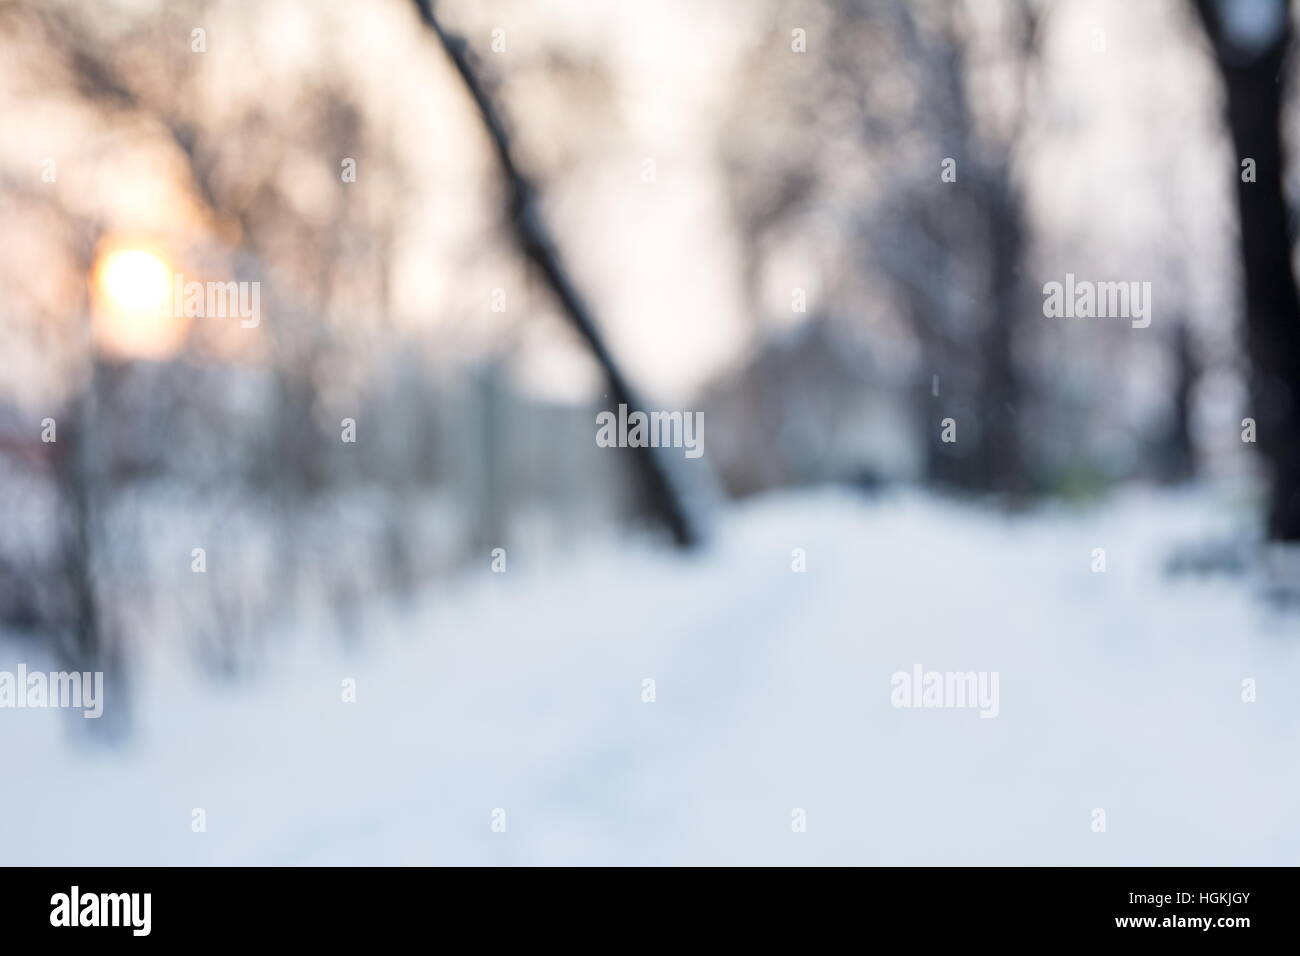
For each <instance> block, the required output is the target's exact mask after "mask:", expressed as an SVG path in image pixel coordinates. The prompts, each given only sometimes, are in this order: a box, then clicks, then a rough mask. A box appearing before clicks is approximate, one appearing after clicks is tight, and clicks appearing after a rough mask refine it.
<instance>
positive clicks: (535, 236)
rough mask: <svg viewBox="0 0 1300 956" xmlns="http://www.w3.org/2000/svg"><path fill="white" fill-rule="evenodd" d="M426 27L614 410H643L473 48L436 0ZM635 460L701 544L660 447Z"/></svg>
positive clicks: (688, 535) (423, 5) (514, 216)
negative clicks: (563, 255)
mask: <svg viewBox="0 0 1300 956" xmlns="http://www.w3.org/2000/svg"><path fill="white" fill-rule="evenodd" d="M415 6H416V9H417V10H418V11H419V14H420V20H421V22H422V23H423V24H424V25H425V26H426V27H428V29H429V30H430V31H431V32H432V33H433V34H434V35H435V36H436V37H437V38H438V42H439V43H441V44H442V48H443V50H444V51H445V52H446V54H447V56H448V58H450V60H451V61H452V64H453V65H454V66H455V67H456V72H457V73H459V74H460V78H461V80H462V81H463V82H464V84H465V88H466V90H467V91H468V92H469V94H470V96H471V97H472V98H473V100H474V105H475V106H476V107H477V109H478V114H479V118H480V119H481V120H482V122H483V126H484V128H485V129H486V131H487V134H488V136H489V138H490V139H491V141H492V146H493V149H494V150H495V152H496V157H497V162H498V164H499V165H500V167H501V171H502V175H503V177H504V178H505V180H506V183H507V185H508V187H509V189H510V212H511V220H512V222H513V225H514V227H515V235H516V237H517V238H518V240H519V245H520V247H521V248H522V249H523V252H524V254H525V255H526V256H527V257H528V258H529V260H530V261H531V262H532V263H533V265H534V266H536V267H537V269H538V271H539V272H540V273H541V275H542V278H543V279H544V280H545V281H546V284H547V286H549V287H550V289H551V292H552V293H553V294H554V295H555V297H556V299H557V300H558V301H559V304H560V306H561V308H562V310H563V312H564V315H565V317H566V318H567V319H568V321H569V323H570V324H571V325H572V326H573V328H574V330H575V331H576V332H577V333H578V335H579V336H580V337H581V338H582V339H583V341H585V342H586V343H587V347H588V348H589V349H590V350H591V353H592V355H593V356H594V357H595V359H596V362H597V363H598V364H599V365H600V367H601V369H602V370H603V371H604V373H605V378H606V380H607V381H608V382H609V401H610V404H611V405H620V404H623V405H627V406H628V408H629V409H640V408H643V406H642V405H641V403H640V402H638V401H637V400H636V398H635V396H634V393H633V391H632V387H631V385H630V384H629V383H628V381H627V379H626V378H625V377H624V375H623V373H622V371H621V370H620V369H619V367H618V365H617V363H616V362H615V361H614V357H613V355H612V354H611V353H610V351H609V349H608V348H607V347H606V345H605V341H604V339H603V338H602V336H601V335H600V331H599V329H598V327H597V325H596V321H595V318H594V317H593V315H592V313H591V310H590V309H589V308H588V306H587V303H586V301H585V300H584V299H583V297H582V296H581V295H580V294H579V292H578V288H577V286H576V285H575V284H574V282H573V280H572V279H571V278H570V276H569V272H568V270H567V269H566V268H565V266H564V264H563V263H562V262H561V259H560V253H559V249H558V248H557V246H556V245H555V242H554V240H553V239H552V237H551V234H550V231H549V230H548V229H547V228H546V224H545V222H544V221H543V220H542V217H541V211H540V210H539V208H538V203H537V195H536V190H535V189H534V187H533V185H532V183H531V182H530V181H529V180H528V177H526V176H525V175H524V173H523V171H522V170H521V169H520V168H519V166H518V164H517V163H516V162H515V157H514V150H513V149H512V147H511V143H510V137H509V135H508V134H507V132H506V127H505V123H504V122H503V120H502V118H501V116H500V114H499V113H498V112H497V109H496V106H495V104H493V102H492V100H491V98H490V97H489V96H488V92H487V89H486V88H485V87H484V85H483V83H482V81H481V80H480V79H479V75H478V73H477V71H476V69H475V67H474V64H473V63H472V62H471V59H470V53H469V50H468V47H467V45H466V43H465V41H464V40H463V39H461V38H460V37H456V36H452V35H451V34H449V33H448V32H447V31H445V30H444V29H443V28H442V25H441V24H440V23H439V22H438V20H437V18H436V17H435V16H434V12H433V3H432V0H415ZM633 454H634V455H635V456H636V458H635V461H636V463H637V466H638V467H637V472H636V474H637V477H638V479H639V483H640V485H641V487H642V489H643V490H644V493H645V497H646V499H647V502H648V504H649V507H650V511H651V513H652V514H653V515H654V516H655V517H656V518H658V519H659V520H660V521H661V522H662V523H663V524H664V525H665V526H666V527H667V528H668V530H669V532H671V534H672V536H673V540H674V541H675V542H676V543H677V544H678V545H679V546H681V547H691V546H692V545H694V544H696V543H698V541H699V538H700V533H699V529H698V528H697V527H696V526H695V523H694V522H693V521H692V520H691V515H690V513H689V509H688V508H687V506H686V502H685V500H684V498H683V496H682V494H681V492H680V490H679V489H678V488H677V487H676V485H675V484H674V483H673V479H672V477H671V475H670V473H669V471H668V467H667V465H666V463H665V462H664V460H663V457H662V454H663V453H662V452H661V450H660V449H658V448H652V447H648V446H642V447H639V448H635V449H633Z"/></svg>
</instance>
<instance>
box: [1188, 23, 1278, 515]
mask: <svg viewBox="0 0 1300 956" xmlns="http://www.w3.org/2000/svg"><path fill="white" fill-rule="evenodd" d="M1234 2H1239V0H1197V3H1196V6H1197V9H1198V11H1199V12H1200V15H1201V18H1202V20H1203V22H1204V24H1205V29H1206V32H1207V33H1208V34H1209V37H1210V40H1211V42H1212V44H1213V46H1214V52H1215V55H1216V58H1217V60H1218V67H1219V72H1220V74H1221V75H1222V77H1223V83H1224V88H1225V90H1226V93H1227V119H1228V127H1229V129H1230V130H1231V133H1232V142H1233V146H1234V148H1235V150H1236V154H1237V163H1238V164H1240V163H1244V162H1245V161H1246V160H1253V162H1254V170H1255V175H1254V177H1251V176H1248V175H1245V174H1244V173H1243V170H1242V169H1241V167H1240V165H1237V166H1236V170H1235V175H1236V178H1237V205H1238V209H1239V211H1240V216H1241V259H1242V267H1243V272H1244V278H1245V287H1246V290H1245V291H1246V348H1247V352H1248V354H1249V356H1250V362H1251V370H1252V381H1251V401H1252V414H1251V415H1250V417H1252V418H1254V419H1255V421H1256V424H1257V427H1258V430H1257V442H1258V446H1259V451H1260V453H1261V454H1262V455H1263V457H1264V461H1265V463H1266V466H1267V469H1268V473H1269V479H1270V499H1269V509H1268V533H1269V537H1270V538H1272V539H1274V540H1278V541H1300V294H1298V293H1297V291H1296V280H1295V275H1294V273H1293V272H1292V269H1291V255H1292V250H1293V238H1294V237H1293V232H1292V229H1291V225H1290V215H1289V213H1288V210H1287V202H1286V196H1285V194H1284V192H1283V178H1284V174H1285V161H1286V155H1285V152H1284V149H1283V144H1282V106H1283V102H1284V97H1285V93H1286V90H1285V83H1284V82H1283V68H1284V66H1285V64H1286V62H1287V54H1288V53H1289V51H1290V47H1291V33H1292V31H1291V3H1290V0H1278V7H1279V8H1280V9H1279V11H1278V13H1279V16H1278V18H1277V20H1276V22H1275V23H1274V24H1273V25H1274V29H1273V31H1272V33H1271V35H1267V36H1261V35H1260V33H1259V32H1254V33H1252V34H1251V35H1250V36H1249V37H1247V36H1245V35H1237V34H1236V33H1235V32H1234V30H1233V29H1232V28H1231V26H1230V24H1232V23H1233V22H1235V20H1236V18H1232V19H1229V18H1228V17H1226V16H1225V13H1226V12H1227V11H1228V8H1229V7H1230V6H1231V5H1232V3H1234ZM1258 12H1259V11H1258V10H1257V11H1256V13H1258ZM1252 178H1253V180H1254V181H1250V180H1251V179H1252Z"/></svg>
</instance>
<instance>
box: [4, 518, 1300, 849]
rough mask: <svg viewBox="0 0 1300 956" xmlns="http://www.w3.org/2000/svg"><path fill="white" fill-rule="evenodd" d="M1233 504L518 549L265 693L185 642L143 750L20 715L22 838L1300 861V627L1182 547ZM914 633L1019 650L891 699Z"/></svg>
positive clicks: (742, 527)
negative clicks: (940, 685)
mask: <svg viewBox="0 0 1300 956" xmlns="http://www.w3.org/2000/svg"><path fill="white" fill-rule="evenodd" d="M1205 525H1206V522H1205V520H1204V518H1203V516H1202V513H1201V512H1199V511H1198V510H1197V508H1196V507H1195V505H1194V504H1193V503H1183V504H1170V503H1167V502H1161V501H1158V500H1155V499H1141V500H1136V499H1134V500H1129V501H1128V502H1127V503H1125V504H1123V505H1120V506H1116V507H1113V508H1111V509H1108V510H1105V511H1099V512H1095V513H1090V514H1085V515H1076V516H1073V517H1050V516H1049V517H1038V518H1034V519H1030V520H1024V521H1018V522H1014V523H1012V522H1007V521H1004V520H1002V519H999V518H995V517H992V516H989V515H986V514H982V513H979V512H974V511H969V510H965V509H960V508H957V507H955V506H951V505H944V504H938V503H935V502H933V501H927V500H925V499H921V498H918V497H912V496H900V497H897V498H889V499H885V500H884V501H883V502H880V503H876V504H872V503H869V502H865V501H862V500H860V499H857V498H852V497H846V496H838V495H820V496H814V497H785V498H781V499H774V500H770V501H767V502H759V503H757V504H755V505H751V506H749V507H748V508H746V509H744V510H742V511H740V512H738V513H736V514H735V515H734V516H733V517H731V518H730V519H729V520H728V523H727V525H726V526H725V528H724V529H723V532H722V534H721V536H720V538H719V541H718V543H717V544H716V545H715V547H714V548H713V550H712V551H710V552H709V553H708V554H705V555H702V556H700V557H697V558H694V559H691V560H689V561H686V562H677V561H673V560H671V559H669V558H668V557H666V556H665V555H663V554H658V553H651V552H646V551H640V550H605V551H601V552H598V553H592V554H589V555H587V556H585V557H584V558H583V559H581V560H574V561H573V562H572V563H570V564H569V565H568V566H566V567H551V568H548V569H547V570H546V571H545V572H544V573H543V572H541V571H536V570H534V571H530V570H528V569H527V568H526V567H521V566H522V565H525V564H526V561H525V560H520V559H519V558H517V557H516V556H515V555H512V558H511V560H512V565H511V570H510V572H509V573H507V574H505V575H492V574H488V573H486V572H485V573H484V574H483V576H482V579H481V580H477V581H475V582H474V583H472V584H471V585H470V586H469V588H468V590H462V591H461V592H460V593H458V594H456V595H436V594H435V595H431V596H430V598H429V600H428V605H429V609H428V611H427V612H423V613H420V614H418V615H416V616H415V618H414V619H411V618H408V619H405V620H403V621H401V622H400V623H397V624H392V623H390V624H389V625H387V626H383V627H381V626H379V625H376V626H375V627H374V628H372V629H371V631H370V632H369V633H368V634H367V635H366V637H365V638H364V639H363V640H362V642H361V643H362V648H363V651H364V656H362V657H357V658H347V657H343V656H341V655H338V654H336V653H334V652H330V653H328V654H325V655H322V654H321V652H320V651H319V643H320V642H319V641H314V642H313V639H312V638H311V637H310V636H307V637H304V638H303V639H302V641H301V645H302V648H303V649H307V648H315V649H314V650H313V651H312V653H314V654H316V655H317V656H318V657H319V656H324V657H326V658H327V659H326V660H316V661H312V662H307V661H306V660H305V655H304V654H302V653H300V654H299V656H298V659H297V662H296V663H295V664H294V665H293V666H290V667H288V668H278V667H277V668H269V673H268V674H267V675H266V677H265V679H264V680H263V681H261V682H260V683H259V684H258V685H257V686H254V687H251V688H245V689H242V690H238V691H233V690H224V691H223V690H219V689H213V688H210V687H206V686H205V685H202V684H196V683H195V682H194V680H193V679H192V678H189V677H185V678H179V679H177V678H174V679H172V680H170V681H167V680H163V679H161V675H162V671H161V669H157V671H156V673H155V674H154V676H153V679H152V680H151V681H149V682H147V683H145V685H144V686H143V687H142V688H141V701H140V704H139V707H138V711H139V722H140V724H141V725H142V726H141V730H140V733H139V736H138V739H137V740H136V742H135V743H134V745H133V746H132V748H131V749H130V751H129V752H128V753H127V754H126V755H122V754H116V753H109V754H95V753H94V752H87V751H86V750H85V749H84V748H76V747H69V746H68V745H67V743H66V736H67V735H66V733H65V732H64V726H63V718H62V717H61V715H57V714H54V713H52V712H39V711H0V754H2V755H3V761H4V763H3V765H4V766H5V767H6V769H8V770H9V771H10V775H9V776H8V779H7V780H6V783H7V786H6V787H5V788H4V790H3V794H4V796H3V797H0V863H78V864H86V863H182V864H185V863H282V864H294V863H348V862H356V863H451V862H455V863H506V862H517V863H579V862H591V863H705V862H711V863H722V862H729V863H761V862H772V863H775V862H786V863H799V862H807V863H824V862H837V863H1084V864H1090V863H1096V864H1102V863H1121V864H1129V863H1160V864H1180V863H1186V864H1232V863H1242V864H1245V863H1292V864H1294V863H1297V862H1300V823H1297V822H1296V817H1297V815H1296V813H1295V811H1294V807H1295V804H1296V801H1297V798H1298V797H1300V730H1298V728H1300V693H1297V691H1298V690H1300V680H1297V678H1298V677H1300V633H1298V631H1300V628H1297V626H1296V624H1295V623H1294V622H1279V621H1276V620H1271V619H1270V618H1269V615H1268V614H1267V613H1266V612H1264V611H1263V610H1261V609H1260V607H1259V605H1258V604H1257V602H1256V601H1255V600H1254V599H1253V597H1252V595H1251V593H1250V591H1249V589H1248V588H1247V586H1246V585H1245V583H1244V582H1243V581H1241V580H1229V581H1224V580H1217V581H1180V582H1175V583H1170V582H1167V581H1165V580H1163V579H1162V578H1161V576H1160V568H1161V565H1162V562H1163V558H1164V555H1165V553H1166V551H1167V549H1168V548H1169V547H1170V546H1171V544H1173V543H1174V542H1176V541H1179V540H1185V539H1186V538H1188V537H1189V536H1190V537H1195V536H1196V535H1197V534H1199V533H1201V532H1202V531H1203V530H1204V527H1205ZM797 547H800V548H804V549H806V551H807V554H808V571H807V573H804V574H795V573H792V572H791V570H790V561H791V550H792V549H793V548H797ZM1094 547H1105V548H1106V550H1107V560H1108V570H1107V572H1106V573H1105V574H1093V573H1092V572H1091V571H1090V569H1089V561H1090V558H1089V555H1090V552H1091V549H1092V548H1094ZM517 568H518V569H517ZM0 655H3V656H0V669H4V668H9V669H12V667H11V663H10V662H11V661H16V660H17V659H18V658H16V657H14V656H13V655H14V650H13V648H12V647H9V646H0ZM918 663H919V664H921V665H923V666H924V667H925V668H927V669H937V670H960V671H972V670H973V671H996V672H998V674H999V686H1000V713H999V715H998V716H997V718H996V719H987V720H985V719H980V718H979V716H978V714H977V713H976V712H975V711H974V710H969V709H966V710H962V709H946V710H906V709H897V708H894V707H892V706H891V704H890V684H889V681H890V675H891V674H892V673H894V672H895V671H900V670H909V669H910V668H911V667H912V666H913V665H914V664H918ZM282 671H287V673H282ZM180 673H183V671H182V672H180ZM344 677H353V678H355V679H356V680H357V686H358V698H359V700H358V702H357V703H356V704H344V703H341V702H340V699H339V697H340V693H339V686H340V681H341V680H342V679H343V678H344ZM647 677H649V678H653V679H654V680H655V682H656V696H657V699H656V701H655V702H654V703H652V704H647V703H643V702H642V700H641V695H642V683H641V682H642V679H643V678H647ZM1245 677H1253V678H1255V679H1256V680H1257V681H1258V687H1259V699H1258V701H1257V702H1255V703H1251V704H1246V703H1243V702H1242V701H1241V690H1240V687H1241V680H1242V678H1245ZM194 807H202V808H204V810H205V811H206V813H207V819H208V829H207V832H206V833H193V832H191V827H190V821H191V810H192V808H194ZM1098 807H1099V808H1104V810H1105V812H1106V823H1107V826H1106V832H1105V833H1093V832H1092V830H1091V826H1090V824H1091V821H1092V817H1091V812H1092V809H1093V808H1098ZM494 808H504V809H505V811H506V824H507V825H506V832H504V833H494V832H492V830H491V828H490V824H491V820H492V811H493V809H494ZM794 808H802V809H804V810H805V811H806V813H807V822H808V825H807V832H806V833H794V832H792V830H791V812H792V810H793V809H794Z"/></svg>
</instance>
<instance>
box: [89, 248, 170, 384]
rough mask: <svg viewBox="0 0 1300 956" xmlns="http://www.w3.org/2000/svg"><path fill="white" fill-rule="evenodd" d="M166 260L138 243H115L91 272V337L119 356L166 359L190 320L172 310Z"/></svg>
mask: <svg viewBox="0 0 1300 956" xmlns="http://www.w3.org/2000/svg"><path fill="white" fill-rule="evenodd" d="M173 275H174V270H173V269H172V267H171V265H170V264H169V263H168V262H167V260H166V259H164V258H163V257H162V256H161V255H159V254H158V253H157V252H155V251H153V250H151V249H148V248H145V247H142V246H121V245H119V246H115V247H113V248H111V249H106V250H105V251H104V252H102V253H101V254H100V256H99V259H98V261H97V263H96V265H95V271H94V282H93V289H94V296H95V319H94V328H95V340H96V342H97V343H98V345H99V346H100V347H101V348H103V349H104V350H105V351H106V352H108V353H110V354H112V355H115V356H117V357H119V358H139V359H154V360H159V359H166V358H170V357H171V356H173V355H175V354H176V353H177V352H178V351H179V350H180V348H181V346H182V345H183V344H184V343H185V336H186V333H187V331H188V329H189V320H188V319H186V318H185V317H184V316H183V315H181V316H177V315H173V314H172V312H173V311H174V310H173V308H172V281H173V280H172V277H173Z"/></svg>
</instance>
